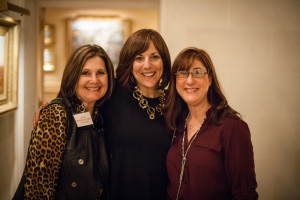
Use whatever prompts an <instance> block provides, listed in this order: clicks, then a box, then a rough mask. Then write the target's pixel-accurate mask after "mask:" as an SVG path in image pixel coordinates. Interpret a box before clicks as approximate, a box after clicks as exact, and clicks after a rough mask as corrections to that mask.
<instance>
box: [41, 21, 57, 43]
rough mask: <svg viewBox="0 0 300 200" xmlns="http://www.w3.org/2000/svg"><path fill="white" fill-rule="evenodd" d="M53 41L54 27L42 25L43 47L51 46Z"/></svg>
mask: <svg viewBox="0 0 300 200" xmlns="http://www.w3.org/2000/svg"><path fill="white" fill-rule="evenodd" d="M54 41H55V26H54V25H52V24H46V25H44V45H53V44H54Z"/></svg>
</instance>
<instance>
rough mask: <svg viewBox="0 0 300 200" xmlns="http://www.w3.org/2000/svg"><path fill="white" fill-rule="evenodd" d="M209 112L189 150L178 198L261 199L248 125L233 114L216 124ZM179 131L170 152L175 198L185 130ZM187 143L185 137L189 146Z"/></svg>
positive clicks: (170, 192) (170, 187)
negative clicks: (259, 197)
mask: <svg viewBox="0 0 300 200" xmlns="http://www.w3.org/2000/svg"><path fill="white" fill-rule="evenodd" d="M209 116H210V111H208V112H207V118H206V120H205V122H204V124H203V126H202V128H201V130H200V132H199V134H198V136H197V138H196V139H195V140H194V142H193V143H192V145H191V147H190V149H189V151H188V154H187V160H186V164H185V169H184V175H183V178H182V184H181V189H180V192H179V196H178V199H186V200H193V199H195V200H196V199H205V200H210V199H211V200H218V199H222V200H224V199H243V200H246V199H258V194H257V192H256V187H257V183H256V178H255V171H254V156H253V147H252V143H251V136H250V131H249V128H248V125H247V124H246V123H245V122H244V121H242V120H239V119H233V118H226V119H224V120H223V123H222V124H221V125H215V124H214V123H212V122H211V120H210V117H209ZM176 135H177V136H176V138H175V139H174V141H173V145H172V146H171V148H170V150H169V152H168V155H167V170H168V175H169V179H170V183H169V185H168V188H167V190H168V198H169V199H172V200H173V199H176V195H177V190H178V186H179V176H180V170H181V161H182V145H181V144H182V135H183V133H182V132H180V133H177V134H176ZM190 141H192V140H190ZM187 146H188V143H187V139H185V150H186V148H187Z"/></svg>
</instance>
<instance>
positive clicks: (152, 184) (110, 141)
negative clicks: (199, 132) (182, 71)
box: [104, 86, 171, 200]
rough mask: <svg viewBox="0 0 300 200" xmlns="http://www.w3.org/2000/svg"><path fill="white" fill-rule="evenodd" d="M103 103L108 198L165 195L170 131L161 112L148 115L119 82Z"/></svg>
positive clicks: (153, 101)
mask: <svg viewBox="0 0 300 200" xmlns="http://www.w3.org/2000/svg"><path fill="white" fill-rule="evenodd" d="M146 99H147V100H148V102H149V105H150V106H151V105H152V107H155V105H157V104H158V103H159V100H158V98H154V99H151V98H146ZM104 107H105V111H104V124H105V126H107V146H108V152H109V159H110V170H111V171H110V172H111V174H110V197H111V199H113V200H122V199H130V200H135V199H139V200H147V199H149V200H150V199H151V200H154V199H156V200H159V199H166V197H167V192H166V186H167V183H168V176H167V171H166V155H167V152H168V150H169V147H170V143H171V134H169V133H168V131H167V129H166V126H165V124H164V118H163V116H161V115H160V114H159V113H157V112H156V113H155V119H153V120H151V119H149V115H148V114H147V112H146V110H143V109H142V108H141V107H140V106H139V102H138V100H137V99H135V98H134V97H133V96H132V93H129V92H128V91H127V90H126V89H124V88H122V87H120V86H116V88H115V90H114V93H113V95H112V97H111V99H110V100H109V101H108V102H107V104H106V105H105V106H104Z"/></svg>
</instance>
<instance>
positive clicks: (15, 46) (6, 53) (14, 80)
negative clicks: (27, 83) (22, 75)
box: [0, 15, 20, 114]
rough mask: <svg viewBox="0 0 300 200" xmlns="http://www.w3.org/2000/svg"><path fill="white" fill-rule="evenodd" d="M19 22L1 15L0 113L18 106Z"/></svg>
mask: <svg viewBox="0 0 300 200" xmlns="http://www.w3.org/2000/svg"><path fill="white" fill-rule="evenodd" d="M19 30H20V27H19V22H17V21H15V20H14V19H12V18H10V17H7V16H5V15H0V114H3V113H5V112H8V111H10V110H13V109H16V108H17V99H18V98H17V95H18V62H19V54H18V52H19Z"/></svg>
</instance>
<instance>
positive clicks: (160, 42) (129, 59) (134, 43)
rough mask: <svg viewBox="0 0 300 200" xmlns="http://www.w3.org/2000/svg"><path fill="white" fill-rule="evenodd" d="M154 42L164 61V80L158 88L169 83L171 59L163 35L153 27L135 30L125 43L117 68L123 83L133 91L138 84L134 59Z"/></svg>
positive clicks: (118, 75)
mask: <svg viewBox="0 0 300 200" xmlns="http://www.w3.org/2000/svg"><path fill="white" fill-rule="evenodd" d="M151 41H152V42H153V44H154V46H155V47H156V49H157V50H158V53H159V55H160V56H161V58H162V61H163V67H164V69H163V74H162V77H161V79H162V82H161V83H160V84H159V86H158V88H157V89H163V88H165V87H166V86H167V85H168V84H169V80H170V73H171V59H170V54H169V50H168V47H167V45H166V43H165V41H164V39H163V38H162V36H161V35H160V34H159V33H158V32H157V31H155V30H152V29H140V30H138V31H136V32H134V33H133V34H132V35H131V36H130V37H129V38H128V39H127V40H126V42H125V44H124V45H123V47H122V49H121V52H120V56H119V64H118V67H117V69H116V76H117V78H118V81H119V82H120V83H121V85H122V86H123V87H124V88H126V89H127V90H129V91H130V92H132V91H133V90H134V87H135V86H136V84H137V83H136V81H135V79H134V78H133V75H132V68H133V61H134V59H135V57H136V56H137V55H139V54H141V53H143V52H145V51H146V50H147V49H148V47H149V45H150V42H151Z"/></svg>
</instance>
